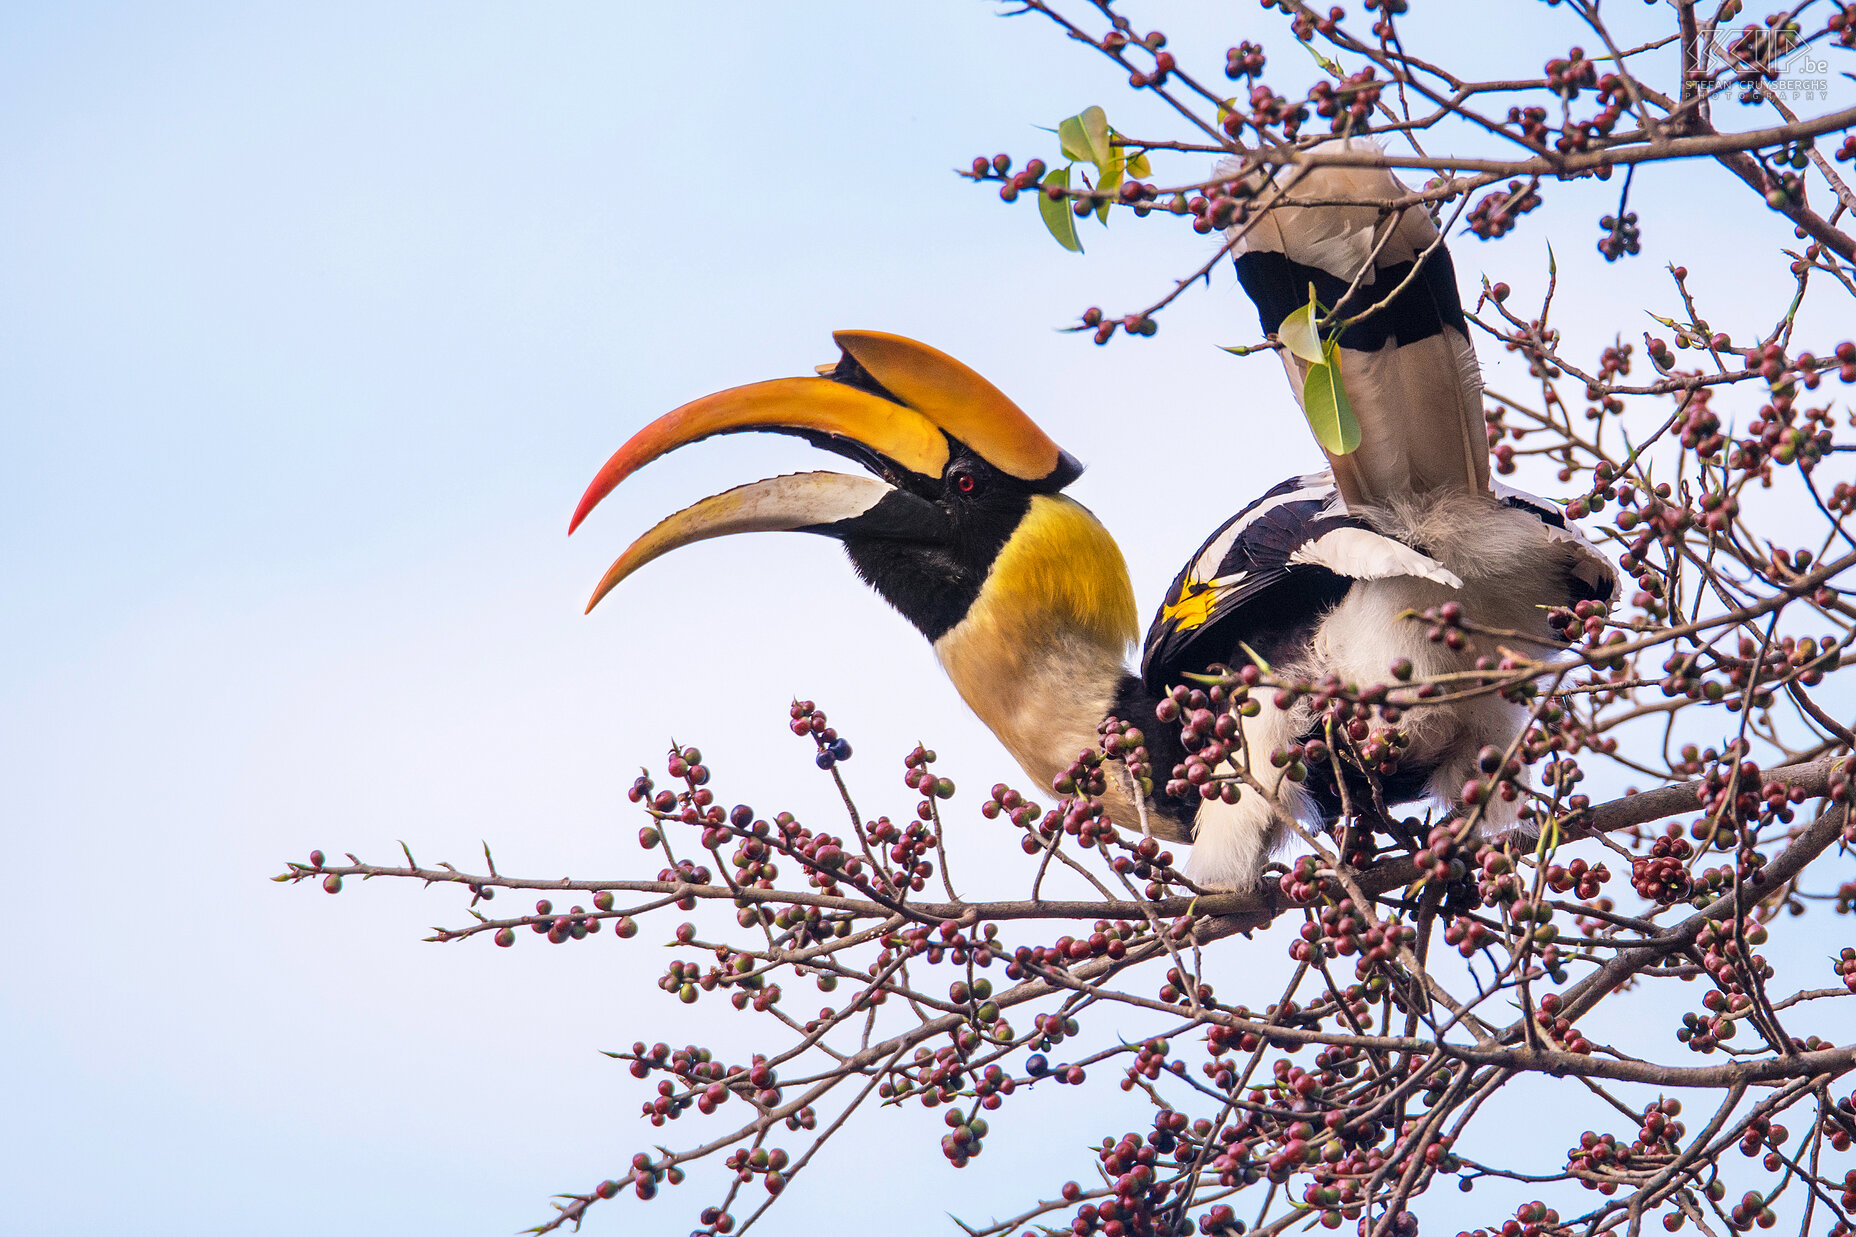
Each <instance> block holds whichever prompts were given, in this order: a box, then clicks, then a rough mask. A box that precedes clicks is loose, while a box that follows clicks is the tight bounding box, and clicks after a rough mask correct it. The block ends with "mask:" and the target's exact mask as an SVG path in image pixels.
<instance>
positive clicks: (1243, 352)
mask: <svg viewBox="0 0 1856 1237" xmlns="http://www.w3.org/2000/svg"><path fill="white" fill-rule="evenodd" d="M1217 348H1218V351H1220V352H1228V353H1230V354H1231V355H1232V356H1249V355H1250V354H1251V353H1253V352H1273V351H1275V349H1273V348H1271V347H1270V346H1269V345H1268V344H1219V345H1217Z"/></svg>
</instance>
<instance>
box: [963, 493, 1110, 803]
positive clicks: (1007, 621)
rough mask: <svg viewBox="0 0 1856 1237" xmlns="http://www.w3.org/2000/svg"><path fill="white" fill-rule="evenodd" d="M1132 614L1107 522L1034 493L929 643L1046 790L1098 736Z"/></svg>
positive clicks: (965, 695)
mask: <svg viewBox="0 0 1856 1237" xmlns="http://www.w3.org/2000/svg"><path fill="white" fill-rule="evenodd" d="M1138 621H1139V620H1138V617H1137V614H1136V611H1135V606H1134V588H1133V586H1132V585H1131V584H1130V583H1129V582H1128V565H1127V563H1126V561H1124V560H1123V558H1122V556H1121V549H1120V547H1118V546H1117V545H1116V544H1115V540H1114V538H1112V537H1110V536H1109V534H1108V530H1107V529H1105V528H1103V527H1102V525H1101V524H1100V523H1098V522H1097V520H1096V518H1095V517H1094V516H1093V515H1090V514H1089V512H1088V511H1087V510H1085V509H1084V508H1083V507H1082V506H1080V505H1079V504H1077V503H1075V502H1073V501H1071V500H1070V499H1068V498H1065V497H1063V496H1061V495H1045V494H1040V495H1038V496H1036V497H1034V498H1033V499H1032V500H1031V507H1030V510H1029V511H1027V512H1026V513H1025V518H1024V519H1023V520H1022V521H1021V522H1020V523H1019V525H1018V528H1017V529H1016V530H1015V531H1014V532H1013V533H1012V537H1011V539H1010V540H1009V541H1007V542H1006V543H1005V548H1004V549H1002V550H1001V551H1000V552H999V556H998V558H996V559H995V560H994V561H993V565H992V571H991V572H990V573H989V574H988V575H987V577H986V582H985V583H984V584H983V585H982V586H981V587H980V595H979V597H978V599H977V600H975V601H974V603H973V607H972V608H971V609H970V610H968V611H967V615H966V617H965V618H963V619H962V620H961V621H960V622H959V623H958V624H956V625H955V626H954V627H953V628H952V629H950V630H949V631H948V632H947V634H945V635H943V636H942V637H941V638H940V639H939V640H937V641H935V646H934V648H935V654H936V656H937V657H939V658H940V661H941V665H942V668H943V669H945V670H946V671H947V675H948V677H949V678H950V679H952V680H953V681H954V686H955V687H956V688H957V689H958V690H959V692H960V695H961V698H962V699H964V700H965V701H966V702H967V705H968V707H970V708H971V709H972V710H973V711H974V712H975V713H977V714H978V715H979V718H980V720H981V721H983V722H985V723H986V725H987V726H988V727H989V728H991V730H992V732H993V733H994V734H995V735H997V736H998V737H999V740H1000V742H1002V743H1004V744H1005V746H1006V749H1007V750H1008V751H1010V752H1011V753H1012V755H1013V756H1015V757H1016V758H1017V759H1018V762H1019V764H1021V765H1023V766H1024V767H1025V771H1026V772H1027V773H1030V774H1031V775H1032V776H1033V777H1035V778H1036V779H1037V780H1038V788H1039V789H1040V790H1048V789H1049V787H1050V779H1051V778H1052V777H1053V776H1054V775H1055V774H1056V772H1057V771H1058V770H1060V769H1062V768H1063V767H1064V766H1065V765H1067V764H1068V763H1069V762H1070V761H1071V760H1073V759H1075V757H1076V753H1077V752H1078V751H1079V750H1081V749H1082V748H1084V747H1089V746H1092V745H1093V744H1094V743H1095V741H1096V725H1097V723H1099V722H1100V721H1101V720H1102V718H1103V716H1104V714H1106V713H1107V711H1108V709H1109V708H1110V706H1111V705H1112V704H1113V701H1114V696H1115V690H1116V687H1117V686H1118V685H1119V683H1120V680H1121V675H1122V673H1123V669H1122V661H1123V658H1124V657H1125V656H1126V654H1127V651H1128V649H1129V647H1130V646H1131V645H1132V644H1133V643H1134V640H1135V638H1136V636H1137V635H1138V627H1137V624H1138Z"/></svg>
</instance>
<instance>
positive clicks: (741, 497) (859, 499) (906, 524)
mask: <svg viewBox="0 0 1856 1237" xmlns="http://www.w3.org/2000/svg"><path fill="white" fill-rule="evenodd" d="M951 531H952V530H951V527H950V525H949V523H948V518H947V516H946V514H945V513H943V512H942V510H941V509H940V508H939V507H937V506H935V505H934V504H933V503H931V502H927V501H925V500H924V499H920V498H917V497H916V496H915V495H913V494H911V493H909V492H908V491H907V490H901V489H897V488H896V487H895V486H893V485H891V484H889V483H888V482H887V481H881V480H878V479H877V478H875V477H854V476H847V475H846V474H844V473H836V472H801V473H792V474H789V475H787V476H784V477H769V478H768V479H767V480H765V481H754V482H750V483H749V484H747V485H739V486H736V487H735V488H734V489H732V490H725V491H723V492H722V493H720V494H715V495H711V496H710V497H708V498H705V499H703V500H702V501H701V502H698V503H694V504H692V505H690V506H688V507H685V508H684V509H683V510H681V511H679V512H677V513H676V514H675V515H673V516H670V517H668V518H666V519H664V520H663V521H661V522H660V523H659V524H658V525H657V527H655V528H653V529H652V530H651V531H650V532H648V533H646V534H645V535H644V536H642V537H640V538H638V540H636V541H634V542H632V543H631V545H630V546H628V547H627V548H626V550H625V553H623V554H621V555H619V557H618V559H617V560H616V561H614V562H613V564H612V566H610V567H608V568H607V569H606V574H605V575H604V576H603V577H602V578H601V579H600V581H599V586H598V587H597V588H595V589H594V590H593V596H592V598H591V600H589V601H588V602H587V603H586V608H587V612H588V613H591V612H592V609H593V607H594V606H596V605H598V604H599V602H600V599H601V598H603V597H604V596H605V595H606V594H607V593H610V592H611V591H612V590H613V589H615V588H617V587H618V586H619V584H620V582H621V581H623V580H624V579H625V578H626V577H627V576H629V575H631V574H632V573H633V572H634V571H637V570H638V569H639V568H640V567H642V566H644V565H645V564H646V563H648V562H650V561H651V560H652V559H654V558H659V557H661V556H663V555H665V554H668V553H670V551H672V550H674V549H677V548H678V547H679V546H686V545H691V544H693V543H695V542H698V541H707V540H709V539H710V538H712V537H726V536H729V535H730V534H732V533H763V532H806V533H822V534H824V535H826V536H829V537H846V536H861V537H893V538H897V539H899V540H907V541H937V540H943V539H945V538H946V537H948V536H949V535H951Z"/></svg>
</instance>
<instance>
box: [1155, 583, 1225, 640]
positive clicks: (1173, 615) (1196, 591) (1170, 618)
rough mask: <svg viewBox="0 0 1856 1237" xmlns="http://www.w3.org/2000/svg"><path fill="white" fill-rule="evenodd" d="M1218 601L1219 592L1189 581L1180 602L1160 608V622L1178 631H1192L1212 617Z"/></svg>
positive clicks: (1170, 603)
mask: <svg viewBox="0 0 1856 1237" xmlns="http://www.w3.org/2000/svg"><path fill="white" fill-rule="evenodd" d="M1217 600H1218V591H1217V590H1216V589H1214V588H1213V587H1212V586H1211V585H1209V584H1202V583H1200V582H1199V581H1197V580H1188V581H1187V582H1186V587H1185V589H1184V591H1182V592H1181V593H1180V595H1179V600H1178V601H1173V602H1168V603H1167V604H1166V605H1164V606H1162V607H1161V608H1160V620H1161V621H1162V622H1163V623H1169V624H1171V625H1172V626H1173V627H1174V628H1175V629H1176V630H1179V631H1192V630H1193V629H1194V628H1197V627H1200V626H1202V625H1203V624H1204V623H1205V620H1206V619H1208V618H1210V617H1211V616H1212V606H1213V605H1214V604H1216V602H1217Z"/></svg>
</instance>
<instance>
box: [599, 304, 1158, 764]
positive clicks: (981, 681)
mask: <svg viewBox="0 0 1856 1237" xmlns="http://www.w3.org/2000/svg"><path fill="white" fill-rule="evenodd" d="M833 339H834V340H835V341H836V342H837V344H838V347H839V348H840V349H841V350H842V352H843V356H842V357H841V358H840V360H839V361H838V362H837V364H836V365H834V366H829V367H820V374H819V376H818V377H809V378H776V379H773V380H771V381H768V382H757V383H751V384H749V385H747V386H742V387H735V388H733V389H731V390H727V391H722V392H719V393H717V394H715V395H709V396H705V397H703V398H701V399H698V400H695V401H693V402H691V403H688V404H685V405H684V406H683V407H681V408H678V409H676V410H675V411H674V412H670V413H667V414H665V415H664V416H662V417H659V418H658V419H657V420H656V421H653V422H652V423H651V424H649V425H647V426H645V427H644V428H643V429H642V430H639V431H638V433H636V434H635V435H633V436H632V439H631V441H629V442H627V443H626V444H625V445H624V446H623V447H620V448H619V450H618V451H617V452H616V453H615V454H614V455H613V456H612V458H611V459H610V460H608V461H607V462H606V466H605V467H604V468H602V469H600V471H599V475H598V476H597V477H595V478H594V479H593V483H592V485H590V486H589V487H588V488H587V491H586V495H585V497H583V498H582V499H581V500H580V506H579V508H578V509H577V510H576V511H575V512H574V517H573V523H572V525H570V526H569V530H568V531H569V532H571V531H573V528H576V527H578V526H579V524H580V521H581V520H583V519H584V518H585V517H586V515H587V513H588V512H589V511H591V510H592V509H593V507H594V506H595V505H597V504H598V503H599V501H600V500H601V499H602V498H604V497H605V496H606V495H607V494H609V493H611V492H612V490H613V489H614V488H615V487H616V486H617V485H618V484H619V483H620V482H621V481H623V480H624V479H625V478H626V477H628V476H630V475H631V474H632V473H633V472H635V471H636V470H637V469H638V468H640V467H642V466H643V465H645V464H647V463H649V462H650V461H651V460H654V459H656V458H658V457H659V456H661V455H664V454H665V453H667V452H669V451H673V450H675V449H676V448H678V447H681V446H684V445H686V444H688V443H692V442H695V441H697V440H699V439H702V438H708V437H710V436H712V435H716V434H728V433H738V432H742V431H747V430H762V431H768V432H772V433H781V434H793V435H797V436H799V437H801V438H804V439H806V440H807V441H809V442H811V443H812V444H813V445H815V446H818V447H822V448H824V449H825V450H827V451H832V452H836V453H837V454H839V455H842V456H845V457H847V458H849V459H851V460H854V461H855V462H857V463H858V464H860V465H862V466H863V467H864V468H865V469H867V470H868V472H869V473H870V474H871V475H869V476H855V475H847V474H843V473H836V472H806V473H796V474H792V475H789V476H783V477H771V478H768V479H767V480H764V481H755V482H751V483H750V484H747V485H743V486H738V487H736V488H735V489H732V490H727V491H725V492H723V493H720V494H716V495H714V496H712V497H710V498H705V499H703V500H702V501H700V502H698V503H696V504H694V505H693V506H690V507H687V508H685V509H684V510H682V511H679V512H677V513H676V514H675V515H672V516H670V517H669V518H667V519H665V520H664V521H662V522H661V523H659V524H658V525H657V526H656V527H655V528H653V529H651V530H650V531H649V532H647V533H645V534H644V535H643V536H642V537H640V538H638V540H636V541H634V542H633V543H632V544H631V546H630V547H629V548H628V549H627V550H626V551H625V553H623V554H621V555H620V556H619V558H618V559H617V561H615V562H614V563H613V564H612V566H611V567H610V568H609V569H608V570H607V572H606V574H605V577H604V578H603V579H602V580H600V582H599V586H598V587H597V588H595V589H594V591H593V597H592V600H591V601H590V602H588V604H587V609H588V610H591V609H592V608H593V606H595V605H597V604H598V603H599V601H600V599H601V598H603V597H604V596H605V595H606V594H607V593H609V592H611V591H612V589H614V588H615V587H617V586H618V584H619V583H620V582H622V581H623V580H624V579H625V578H626V577H627V576H629V575H631V574H632V573H633V572H635V571H637V570H638V569H639V568H640V567H642V566H644V565H645V564H646V563H648V562H650V561H651V560H652V559H655V558H657V557H659V556H660V555H662V554H666V553H668V552H669V551H671V550H674V549H676V548H677V547H679V546H684V545H689V544H690V543H692V542H696V541H702V540H706V539H708V538H711V537H720V536H724V535H727V534H729V533H741V532H763V531H781V530H783V531H793V532H808V533H820V534H823V535H825V536H828V537H834V538H836V539H838V540H839V541H841V542H843V543H844V547H845V550H846V552H847V553H848V555H849V556H850V559H851V563H852V565H853V566H854V567H855V568H856V570H857V573H858V575H860V576H861V577H862V578H863V579H864V581H865V582H866V583H868V584H870V585H871V587H873V588H875V589H876V590H877V592H879V593H880V594H882V595H883V597H884V598H885V599H886V600H888V601H889V602H890V604H891V605H893V606H895V608H896V609H897V610H899V611H900V612H901V613H902V615H903V616H904V617H905V618H907V619H908V620H909V621H910V622H911V623H913V624H914V625H915V626H916V627H917V628H918V629H919V630H920V631H921V632H922V634H923V635H924V636H926V637H927V638H928V640H929V641H930V642H931V643H932V644H933V645H934V649H935V653H936V655H937V656H938V657H939V659H940V661H941V664H942V666H943V667H944V668H945V669H946V671H947V673H948V675H949V677H950V678H951V679H952V680H953V681H954V684H955V686H956V687H957V688H958V689H959V691H960V693H961V695H962V697H963V698H964V699H965V700H966V702H967V704H968V705H969V706H970V707H971V708H972V709H973V710H974V712H975V713H977V714H978V715H979V717H980V719H981V720H982V721H984V722H985V723H986V724H987V725H988V726H989V727H990V728H991V729H992V731H993V732H994V733H995V734H996V735H997V736H998V737H999V738H1000V740H1001V741H1002V742H1003V743H1004V744H1005V746H1006V748H1007V749H1008V750H1009V751H1011V752H1012V754H1013V755H1014V756H1015V757H1017V759H1018V761H1019V763H1020V764H1022V765H1023V766H1024V767H1025V769H1026V771H1027V772H1029V773H1030V774H1032V776H1034V777H1036V778H1038V779H1039V782H1040V784H1041V785H1042V786H1043V787H1045V788H1048V787H1049V785H1050V780H1051V778H1052V777H1053V776H1054V775H1055V774H1056V773H1057V772H1058V771H1060V770H1061V769H1062V768H1063V767H1064V766H1065V765H1067V764H1068V763H1069V762H1070V761H1071V760H1074V759H1075V757H1076V754H1077V752H1078V751H1079V750H1080V749H1081V748H1084V747H1089V746H1092V745H1093V744H1094V743H1095V741H1096V737H1097V736H1096V729H1095V728H1096V725H1097V723H1099V722H1100V721H1101V719H1102V717H1103V715H1104V713H1105V712H1106V711H1107V710H1108V709H1109V707H1110V705H1111V704H1112V702H1113V697H1114V694H1115V692H1116V690H1117V688H1118V685H1119V683H1120V680H1121V679H1122V677H1123V670H1122V662H1123V658H1124V656H1125V653H1126V651H1127V649H1128V648H1129V646H1130V645H1131V644H1132V642H1133V641H1134V639H1135V637H1136V635H1137V627H1136V623H1137V617H1136V611H1135V604H1134V592H1133V588H1132V586H1131V585H1130V584H1129V581H1128V571H1127V566H1126V564H1125V562H1124V561H1123V559H1122V556H1121V551H1120V549H1119V548H1118V547H1117V546H1116V545H1115V542H1114V539H1113V538H1112V537H1110V536H1109V534H1108V532H1107V530H1106V529H1104V528H1103V527H1102V525H1101V524H1100V523H1099V522H1098V521H1097V520H1096V518H1095V517H1094V516H1093V515H1091V514H1090V513H1089V512H1088V511H1087V510H1086V509H1085V508H1084V507H1082V506H1081V505H1080V504H1078V503H1076V502H1075V501H1073V500H1072V499H1070V498H1068V497H1066V496H1064V495H1063V494H1062V493H1061V491H1062V490H1063V489H1064V487H1066V486H1067V485H1069V484H1070V483H1071V482H1072V481H1074V480H1075V479H1076V478H1077V477H1078V476H1079V475H1080V474H1081V472H1082V467H1081V465H1079V464H1078V463H1077V461H1076V460H1075V458H1074V457H1072V456H1071V455H1070V454H1069V453H1068V452H1066V451H1064V450H1062V449H1061V448H1059V447H1058V446H1057V444H1056V443H1055V442H1053V441H1051V439H1050V437H1049V436H1048V435H1046V434H1045V433H1044V431H1043V430H1041V429H1039V428H1038V426H1037V425H1036V423H1034V422H1033V421H1032V420H1031V418H1030V417H1028V416H1026V415H1025V414H1024V412H1022V411H1021V410H1020V409H1019V408H1018V406H1017V405H1016V404H1014V403H1013V402H1012V401H1011V400H1009V399H1007V398H1006V397H1005V395H1004V394H1003V393H1001V392H1000V391H999V390H998V388H996V387H994V386H993V385H992V384H991V383H990V382H988V381H986V380H985V379H984V378H982V377H980V375H979V374H977V373H975V372H974V371H973V370H971V369H969V368H968V367H967V366H965V365H963V364H961V363H960V362H959V361H956V360H955V359H954V358H952V357H950V356H948V355H946V354H945V353H943V352H939V351H937V350H936V349H934V348H930V347H929V346H927V345H926V344H922V343H918V342H916V341H915V340H912V339H906V338H903V337H902V336H899V335H889V334H884V333H881V332H877V331H839V332H837V333H836V334H835V335H834V336H833Z"/></svg>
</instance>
